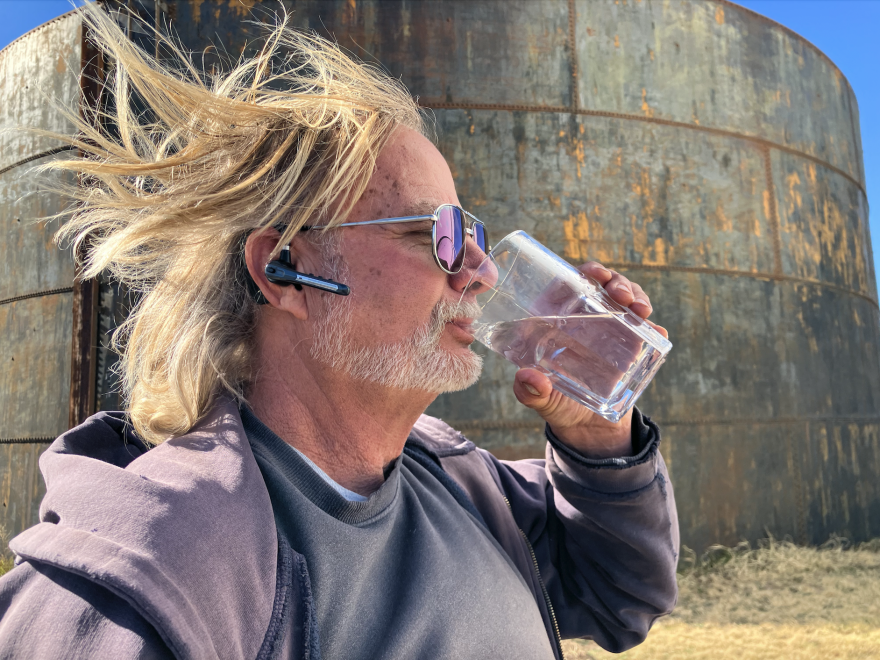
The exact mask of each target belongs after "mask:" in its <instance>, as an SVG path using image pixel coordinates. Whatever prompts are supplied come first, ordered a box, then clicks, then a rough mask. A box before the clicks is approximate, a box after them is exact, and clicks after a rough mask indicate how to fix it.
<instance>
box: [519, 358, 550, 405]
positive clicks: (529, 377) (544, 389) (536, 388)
mask: <svg viewBox="0 0 880 660" xmlns="http://www.w3.org/2000/svg"><path fill="white" fill-rule="evenodd" d="M552 392H553V383H551V382H550V379H549V378H547V376H545V375H544V374H542V373H541V372H540V371H538V370H537V369H529V368H525V369H520V370H519V371H517V372H516V377H515V378H514V381H513V394H514V396H516V399H517V401H519V402H520V403H521V404H523V405H524V406H528V407H529V408H532V409H534V410H537V411H539V412H540V411H541V410H542V409H543V408H545V407H546V405H547V402H548V400H549V398H550V394H552Z"/></svg>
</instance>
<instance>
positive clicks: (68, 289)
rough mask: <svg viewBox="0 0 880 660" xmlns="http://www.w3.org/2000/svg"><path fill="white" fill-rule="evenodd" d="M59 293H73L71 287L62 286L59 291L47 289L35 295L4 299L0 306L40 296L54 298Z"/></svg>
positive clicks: (28, 294)
mask: <svg viewBox="0 0 880 660" xmlns="http://www.w3.org/2000/svg"><path fill="white" fill-rule="evenodd" d="M60 293H73V287H72V286H64V287H61V288H60V289H47V290H46V291H36V292H35V293H26V294H24V295H22V296H15V297H14V298H4V299H3V300H0V305H8V304H10V303H14V302H18V301H20V300H28V299H29V298H41V297H42V296H54V295H56V294H60Z"/></svg>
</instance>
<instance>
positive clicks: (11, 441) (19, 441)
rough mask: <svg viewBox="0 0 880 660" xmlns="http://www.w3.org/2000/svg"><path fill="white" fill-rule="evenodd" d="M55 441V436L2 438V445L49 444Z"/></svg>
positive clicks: (0, 439)
mask: <svg viewBox="0 0 880 660" xmlns="http://www.w3.org/2000/svg"><path fill="white" fill-rule="evenodd" d="M53 442H55V438H49V437H45V438H0V445H31V444H32V445H48V444H52V443H53Z"/></svg>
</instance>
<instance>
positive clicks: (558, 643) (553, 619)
mask: <svg viewBox="0 0 880 660" xmlns="http://www.w3.org/2000/svg"><path fill="white" fill-rule="evenodd" d="M504 503H505V504H507V508H508V509H510V513H511V514H513V507H512V506H510V500H508V499H507V497H505V498H504ZM516 528H517V530H519V533H520V535H522V537H523V541H525V542H526V547H527V548H528V549H529V554H530V555H531V556H532V563H533V564H534V566H535V575H537V576H538V584H540V585H541V593H543V594H544V602H545V603H546V604H547V611H548V612H550V621H551V622H552V623H553V631H554V632H555V633H556V648H557V649H558V650H559V657H560V658H561V660H565V653H564V652H563V650H562V635H560V634H559V624H558V623H557V622H556V613H555V612H554V611H553V603H551V602H550V594H548V593H547V587H546V586H545V585H544V578H542V577H541V569H540V567H539V566H538V557H537V556H536V555H535V549H534V548H533V547H532V543H531V541H529V537H528V536H526V533H525V532H524V531H522V529H521V528H520V527H519V525H517V527H516Z"/></svg>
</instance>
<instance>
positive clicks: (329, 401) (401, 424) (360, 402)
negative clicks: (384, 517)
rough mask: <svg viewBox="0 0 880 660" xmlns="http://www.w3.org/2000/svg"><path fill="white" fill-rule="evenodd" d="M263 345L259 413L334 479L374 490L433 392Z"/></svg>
mask: <svg viewBox="0 0 880 660" xmlns="http://www.w3.org/2000/svg"><path fill="white" fill-rule="evenodd" d="M258 345H260V343H259V342H258ZM290 345H295V343H294V344H290ZM263 346H264V348H263V349H262V350H261V351H260V353H259V354H258V356H257V364H258V365H260V367H259V369H258V370H257V371H256V374H257V377H256V378H255V380H254V382H253V384H252V385H251V387H250V390H249V392H248V402H249V404H250V406H251V408H252V409H253V411H254V413H255V414H256V415H257V417H259V418H260V420H261V421H262V422H263V423H264V424H265V425H266V426H268V427H269V428H270V429H271V430H272V431H273V432H274V433H275V434H276V435H277V436H278V437H280V438H281V439H282V440H284V441H285V442H287V443H288V444H289V445H292V446H293V447H295V448H296V449H298V450H299V451H301V452H302V453H303V454H305V455H306V456H308V457H309V458H310V459H311V460H312V461H314V462H315V464H316V465H318V467H320V468H321V469H322V470H324V472H326V473H327V474H328V475H329V476H330V478H331V479H333V480H334V481H335V482H336V483H338V484H340V485H342V486H344V487H345V488H348V489H349V490H351V491H354V492H355V493H359V494H361V495H365V496H368V495H370V494H371V493H373V492H374V491H375V490H376V489H378V488H379V486H381V485H382V483H383V482H384V481H385V476H384V470H385V468H386V466H388V464H389V463H391V462H392V461H394V460H395V459H396V458H397V457H398V456H399V455H400V453H401V452H402V451H403V445H404V443H405V442H406V439H407V437H408V436H409V432H410V430H411V429H412V427H413V425H414V424H415V423H416V421H417V420H418V418H419V415H421V414H422V413H423V412H424V411H425V408H427V407H428V405H430V403H431V402H432V401H433V400H434V398H435V397H436V395H435V394H433V393H430V392H425V391H421V390H399V389H394V388H389V387H384V386H381V385H376V384H373V383H366V382H364V381H354V380H352V379H351V378H349V377H348V376H346V375H344V374H341V373H338V372H335V371H331V370H330V369H329V368H328V367H325V366H323V365H321V364H318V363H316V362H315V361H314V360H312V359H311V358H310V356H308V355H307V354H306V355H303V354H300V353H299V352H297V351H294V352H293V355H291V354H290V352H288V353H287V354H286V355H284V359H279V354H277V353H276V352H275V351H272V350H270V349H268V347H265V345H263Z"/></svg>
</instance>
